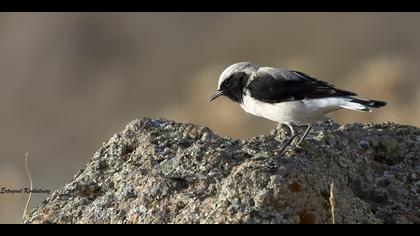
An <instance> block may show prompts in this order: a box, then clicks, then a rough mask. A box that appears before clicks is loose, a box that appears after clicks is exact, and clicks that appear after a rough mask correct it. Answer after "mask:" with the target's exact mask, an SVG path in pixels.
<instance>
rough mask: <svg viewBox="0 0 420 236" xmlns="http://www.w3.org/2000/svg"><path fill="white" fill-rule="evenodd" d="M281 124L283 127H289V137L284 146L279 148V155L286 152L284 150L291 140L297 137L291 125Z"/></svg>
mask: <svg viewBox="0 0 420 236" xmlns="http://www.w3.org/2000/svg"><path fill="white" fill-rule="evenodd" d="M283 124H285V125H287V127H289V129H290V135H291V137H290V139H289V140H287V142H286V144H285V145H284V146H283V147H282V148H281V150H280V154H283V152H284V151H285V150H286V148H287V147H288V146H290V144H291V143H292V142H293V140H294V139H295V138H296V136H297V132H296V131H295V129H294V128H293V126H292V125H291V124H289V123H283Z"/></svg>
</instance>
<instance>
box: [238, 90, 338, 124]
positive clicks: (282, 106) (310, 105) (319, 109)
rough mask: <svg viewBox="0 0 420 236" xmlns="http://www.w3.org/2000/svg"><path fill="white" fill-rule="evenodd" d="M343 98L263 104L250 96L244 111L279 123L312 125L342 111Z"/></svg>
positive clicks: (245, 100)
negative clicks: (329, 114)
mask: <svg viewBox="0 0 420 236" xmlns="http://www.w3.org/2000/svg"><path fill="white" fill-rule="evenodd" d="M343 99H344V98H342V97H330V98H315V99H304V100H297V101H289V102H280V103H266V102H261V101H258V100H256V99H253V98H251V97H250V96H244V97H243V102H242V104H241V107H242V109H244V110H245V111H246V112H248V113H250V114H253V115H255V116H260V117H264V118H267V119H269V120H272V121H276V122H279V123H283V122H288V123H291V122H292V123H298V124H311V123H314V122H316V121H318V120H319V119H321V118H322V117H323V116H324V115H325V114H327V113H329V112H332V111H335V110H338V109H341V107H340V105H341V104H342V103H343Z"/></svg>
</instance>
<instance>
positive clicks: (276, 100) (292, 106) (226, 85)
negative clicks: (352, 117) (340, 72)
mask: <svg viewBox="0 0 420 236" xmlns="http://www.w3.org/2000/svg"><path fill="white" fill-rule="evenodd" d="M220 96H226V97H228V98H229V99H230V100H232V101H233V102H235V103H239V105H240V106H241V108H242V109H243V110H244V111H245V112H247V113H250V114H252V115H254V116H258V117H263V118H266V119H269V120H271V121H275V122H278V123H279V124H281V125H286V126H287V127H288V129H289V131H290V138H289V139H288V140H287V141H286V143H285V145H284V146H283V148H281V150H280V152H281V153H283V152H284V151H285V150H286V148H287V147H289V146H290V144H291V143H292V142H293V141H294V140H295V139H296V138H297V136H298V133H297V132H296V130H295V126H301V127H302V126H303V127H306V130H305V132H304V134H303V135H302V136H301V138H300V140H299V141H298V142H297V144H296V145H295V147H300V144H301V143H302V142H303V141H304V140H305V138H306V136H307V135H308V133H309V132H310V131H311V128H312V126H313V125H314V124H315V123H316V122H317V121H318V120H320V119H321V118H322V117H324V116H325V115H326V114H328V113H330V112H334V111H337V110H340V109H348V110H353V111H362V112H371V111H372V109H374V108H380V107H383V106H385V105H386V102H384V101H378V100H372V99H364V98H356V97H355V96H357V94H356V93H354V92H351V91H347V90H343V89H339V88H336V87H335V86H334V85H332V84H330V83H327V82H325V81H322V80H319V79H316V78H314V77H312V76H310V75H308V74H305V73H303V72H300V71H296V70H288V69H283V68H275V67H269V66H258V65H257V64H254V63H252V62H239V63H235V64H232V65H230V66H229V67H227V68H226V69H225V70H223V72H222V73H221V75H220V77H219V81H218V85H217V91H216V92H215V93H214V94H213V95H212V96H211V97H210V100H209V102H211V101H213V100H215V99H216V98H218V97H220Z"/></svg>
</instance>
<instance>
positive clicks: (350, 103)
mask: <svg viewBox="0 0 420 236" xmlns="http://www.w3.org/2000/svg"><path fill="white" fill-rule="evenodd" d="M385 105H386V102H383V101H376V100H370V99H363V98H353V97H348V100H347V101H346V102H345V103H344V104H342V105H341V107H342V108H346V109H350V110H355V111H368V112H371V111H372V109H371V108H379V107H383V106H385Z"/></svg>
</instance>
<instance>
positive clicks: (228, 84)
mask: <svg viewBox="0 0 420 236" xmlns="http://www.w3.org/2000/svg"><path fill="white" fill-rule="evenodd" d="M231 81H232V80H231V79H227V80H225V81H223V86H224V87H229V86H230V82H231Z"/></svg>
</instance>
